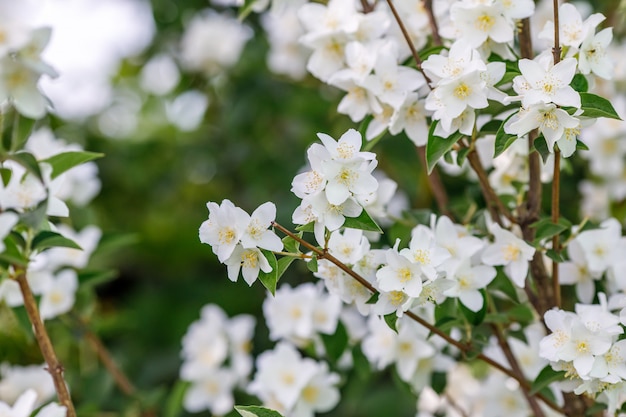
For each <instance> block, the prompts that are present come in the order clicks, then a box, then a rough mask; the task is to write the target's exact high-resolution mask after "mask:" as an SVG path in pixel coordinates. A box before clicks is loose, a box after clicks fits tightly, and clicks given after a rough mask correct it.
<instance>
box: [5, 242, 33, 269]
mask: <svg viewBox="0 0 626 417" xmlns="http://www.w3.org/2000/svg"><path fill="white" fill-rule="evenodd" d="M4 246H5V248H4V251H2V252H0V261H4V262H6V263H7V264H9V265H19V266H26V265H28V258H26V257H25V256H24V255H23V254H22V251H21V250H20V248H19V247H18V246H17V244H16V243H15V240H14V238H13V237H12V236H11V235H9V236H8V237H7V238H5V239H4Z"/></svg>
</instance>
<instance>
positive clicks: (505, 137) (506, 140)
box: [493, 113, 517, 158]
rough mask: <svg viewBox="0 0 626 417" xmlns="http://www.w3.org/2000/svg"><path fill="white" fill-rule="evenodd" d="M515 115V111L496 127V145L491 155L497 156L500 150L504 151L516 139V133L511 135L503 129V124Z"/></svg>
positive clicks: (500, 152)
mask: <svg viewBox="0 0 626 417" xmlns="http://www.w3.org/2000/svg"><path fill="white" fill-rule="evenodd" d="M513 116H515V113H514V114H512V115H510V116H509V117H507V118H506V120H504V121H503V122H502V123H501V124H500V127H499V128H498V130H497V132H496V145H495V149H494V152H493V157H494V158H497V157H498V156H500V155H501V154H502V152H504V151H506V150H507V149H508V148H509V146H511V145H513V142H515V141H516V140H517V135H512V134H510V133H506V132H505V131H504V125H505V124H506V122H508V121H509V119H510V118H511V117H513Z"/></svg>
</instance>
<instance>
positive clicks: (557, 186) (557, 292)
mask: <svg viewBox="0 0 626 417" xmlns="http://www.w3.org/2000/svg"><path fill="white" fill-rule="evenodd" d="M552 7H553V9H554V48H553V50H552V52H553V55H554V65H556V64H558V63H559V62H560V61H561V43H560V41H559V32H560V29H559V1H558V0H554V2H553V3H552ZM560 195H561V150H560V149H559V146H558V145H555V146H554V173H553V175H552V223H557V222H558V221H559V217H560V210H561V203H560ZM560 246H561V244H560V243H559V234H558V233H557V234H556V235H554V236H553V237H552V250H554V251H555V252H556V253H557V254H558V253H559V252H560V250H561V247H560ZM552 292H553V295H554V305H555V306H556V307H561V286H560V285H559V263H558V262H557V261H555V260H552Z"/></svg>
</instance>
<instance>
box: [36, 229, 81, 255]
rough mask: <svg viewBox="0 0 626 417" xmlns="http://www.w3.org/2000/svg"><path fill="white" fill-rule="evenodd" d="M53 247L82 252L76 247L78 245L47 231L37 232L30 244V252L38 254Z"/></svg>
mask: <svg viewBox="0 0 626 417" xmlns="http://www.w3.org/2000/svg"><path fill="white" fill-rule="evenodd" d="M53 247H62V248H72V249H79V250H82V248H81V247H80V246H78V244H77V243H76V242H74V241H73V240H72V239H68V238H66V237H65V236H63V235H61V234H59V233H56V232H51V231H49V230H44V231H42V232H39V233H38V234H37V236H35V238H34V239H33V242H32V244H31V249H32V250H38V251H40V252H41V251H43V250H44V249H47V248H53Z"/></svg>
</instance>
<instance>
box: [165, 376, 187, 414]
mask: <svg viewBox="0 0 626 417" xmlns="http://www.w3.org/2000/svg"><path fill="white" fill-rule="evenodd" d="M190 385H191V383H190V382H186V381H180V380H179V381H177V382H176V384H175V385H174V388H172V390H171V391H170V395H169V396H168V397H167V402H166V403H165V411H164V413H163V417H178V416H179V415H181V414H182V412H183V399H184V398H185V393H186V392H187V388H189V386H190Z"/></svg>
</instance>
